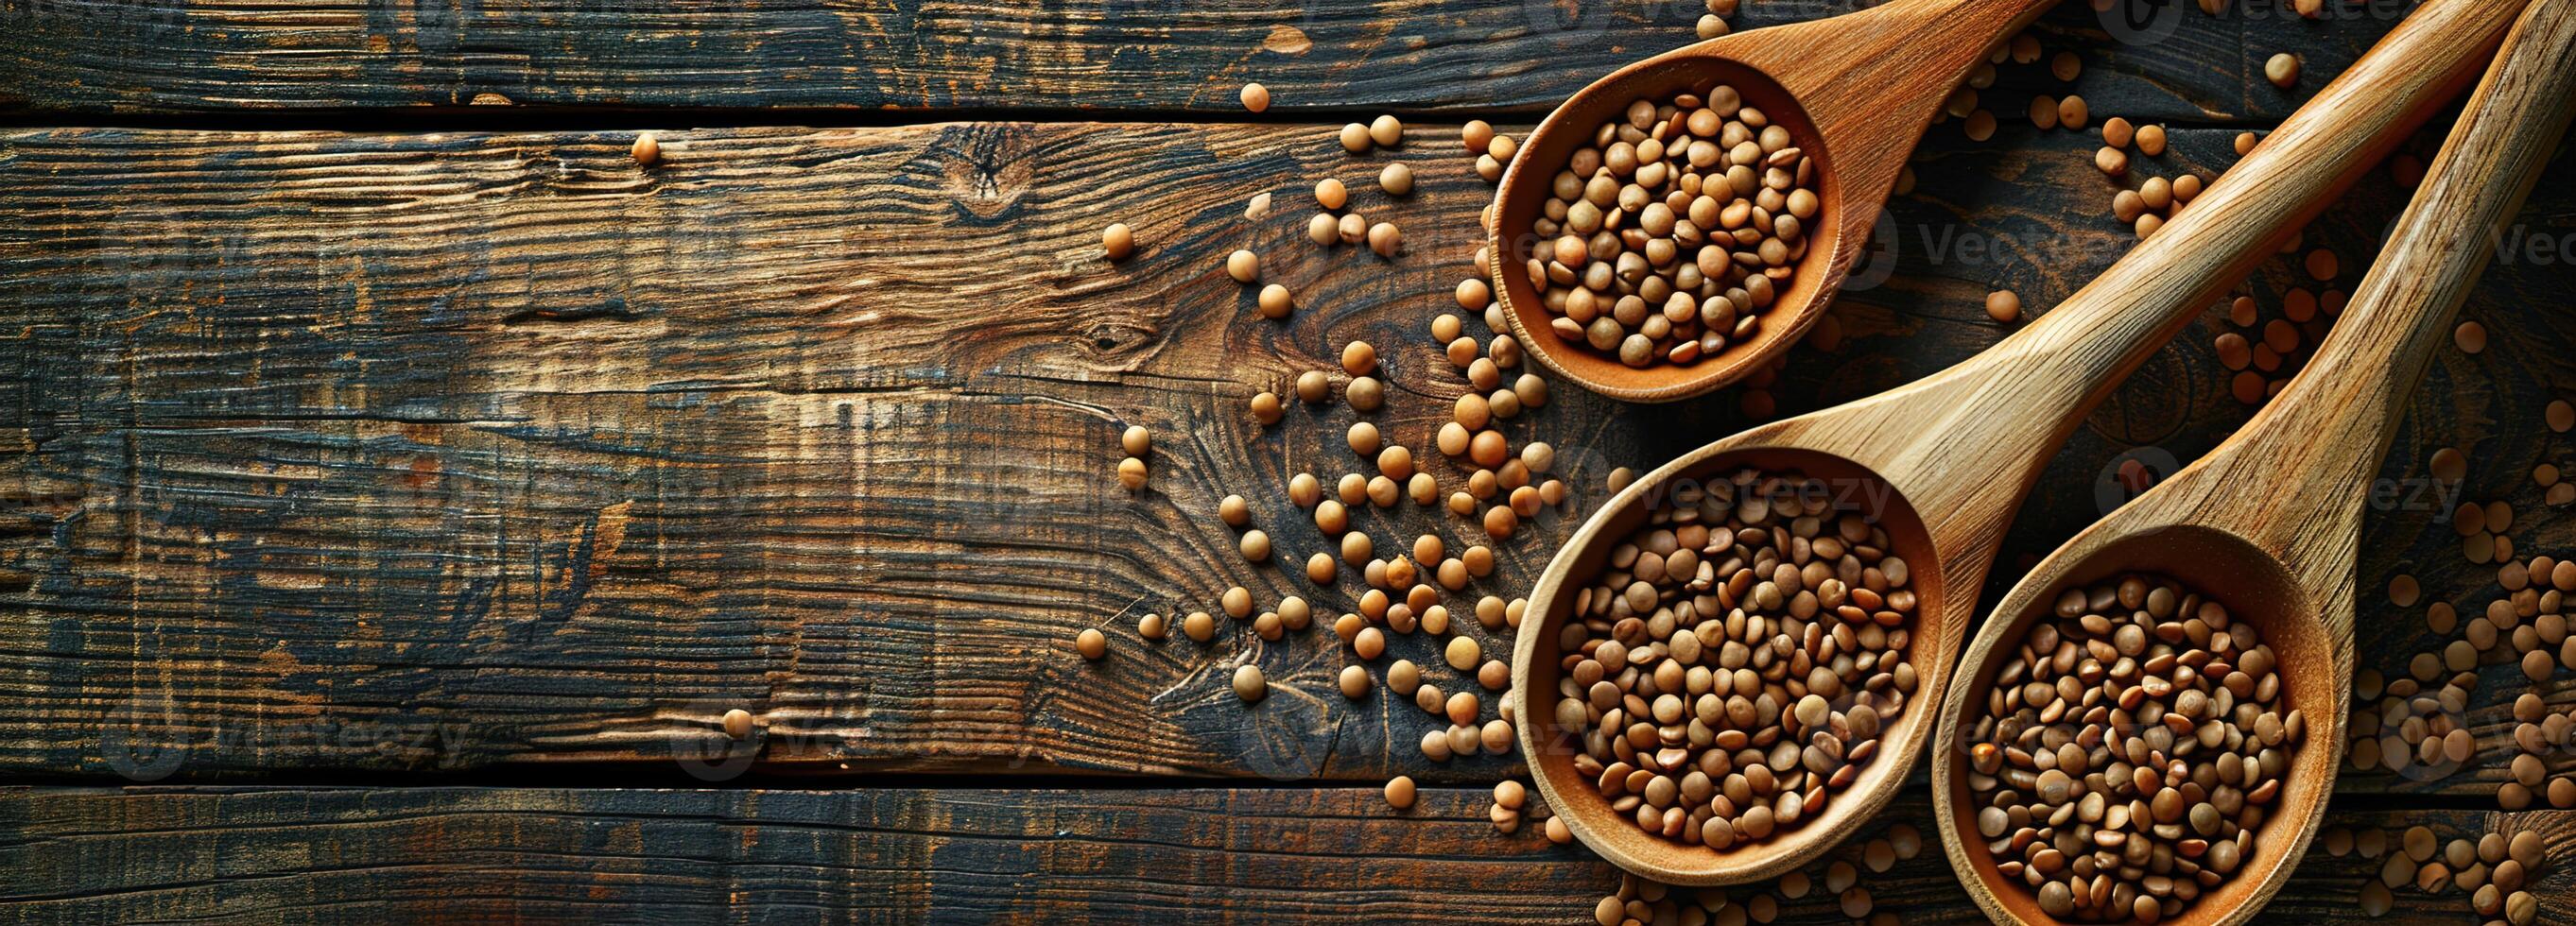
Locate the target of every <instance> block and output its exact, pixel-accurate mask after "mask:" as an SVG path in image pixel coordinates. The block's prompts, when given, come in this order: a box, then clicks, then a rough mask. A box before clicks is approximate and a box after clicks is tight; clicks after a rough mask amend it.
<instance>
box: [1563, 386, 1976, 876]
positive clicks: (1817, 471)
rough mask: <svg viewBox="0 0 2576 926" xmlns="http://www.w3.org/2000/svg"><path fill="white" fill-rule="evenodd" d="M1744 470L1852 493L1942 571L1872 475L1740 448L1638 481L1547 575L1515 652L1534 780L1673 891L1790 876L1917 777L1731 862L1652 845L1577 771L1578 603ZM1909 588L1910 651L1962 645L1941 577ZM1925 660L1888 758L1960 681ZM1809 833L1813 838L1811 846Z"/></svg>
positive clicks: (1838, 464)
mask: <svg viewBox="0 0 2576 926" xmlns="http://www.w3.org/2000/svg"><path fill="white" fill-rule="evenodd" d="M1748 436H1749V435H1748ZM1746 468H1751V469H1756V470H1761V471H1763V472H1765V473H1770V474H1778V473H1783V472H1787V471H1792V470H1794V471H1796V472H1798V473H1799V474H1801V475H1804V476H1808V477H1811V478H1814V479H1820V480H1823V481H1824V482H1825V483H1826V484H1827V485H1828V486H1831V487H1834V488H1835V489H1836V491H1837V492H1838V493H1840V492H1842V491H1843V490H1844V489H1850V490H1851V491H1850V492H1849V494H1848V496H1847V498H1849V499H1850V500H1851V502H1852V504H1853V505H1855V506H1857V507H1858V510H1860V512H1861V513H1862V514H1864V515H1867V516H1870V517H1873V518H1875V519H1876V521H1877V523H1878V524H1879V526H1880V527H1881V528H1883V529H1885V530H1886V531H1887V534H1888V539H1889V540H1890V541H1891V550H1890V552H1891V553H1892V554H1893V555H1895V556H1897V557H1899V558H1901V559H1904V560H1905V561H1906V562H1908V563H1931V562H1935V561H1936V559H1935V557H1934V549H1933V544H1932V537H1931V534H1930V533H1929V532H1927V531H1926V530H1925V528H1924V524H1923V519H1922V518H1921V517H1919V516H1917V515H1916V514H1915V512H1914V508H1913V507H1912V506H1911V505H1909V504H1907V503H1906V501H1905V499H1904V498H1903V497H1902V496H1899V495H1897V494H1895V493H1894V491H1893V490H1892V489H1891V488H1890V487H1888V486H1887V484H1886V483H1885V482H1884V481H1882V480H1880V479H1879V478H1878V477H1877V475H1876V474H1874V473H1872V472H1870V470H1869V469H1868V468H1867V467H1864V466H1861V465H1860V464H1858V463H1854V462H1852V461H1850V460H1847V459H1844V458H1842V457H1838V456H1834V455H1832V454H1828V453H1823V452H1820V451H1815V450H1808V449H1802V448H1797V447H1779V446H1761V445H1758V444H1749V445H1747V446H1742V447H1740V448H1729V447H1727V446H1723V445H1720V446H1711V447H1707V448H1703V449H1701V450H1700V451H1698V452H1696V453H1693V454H1690V455H1689V456H1685V457H1683V458H1681V459H1679V460H1675V461H1673V462H1672V463H1670V464H1667V465H1666V466H1664V467H1663V468H1662V469H1659V470H1656V471H1655V472H1654V473H1652V474H1649V475H1648V476H1646V477H1645V478H1643V479H1640V480H1638V481H1637V483H1636V484H1635V485H1632V486H1630V487H1629V488H1628V489H1626V490H1625V491H1622V492H1620V493H1619V495H1618V496H1617V497H1615V498H1613V499H1611V500H1610V501H1609V503H1607V504H1606V505H1604V506H1603V507H1602V509H1601V510H1600V511H1599V512H1598V513H1596V514H1594V515H1593V517H1592V519H1591V520H1589V521H1587V522H1585V524H1584V525H1583V528H1582V529H1581V530H1580V531H1579V532H1577V533H1576V534H1575V535H1574V538H1573V539H1572V540H1571V541H1569V542H1568V544H1567V545H1566V548H1565V553H1564V554H1562V555H1559V556H1558V557H1557V558H1556V559H1554V560H1553V561H1550V562H1549V563H1548V567H1547V571H1546V572H1544V573H1542V574H1541V575H1540V577H1539V582H1538V586H1537V588H1536V589H1535V590H1534V591H1532V592H1531V593H1530V599H1529V602H1530V604H1529V611H1528V612H1527V614H1525V615H1524V616H1523V619H1522V622H1521V628H1522V629H1521V632H1520V636H1519V638H1518V639H1517V641H1516V642H1515V645H1514V647H1513V650H1512V667H1513V668H1512V672H1513V679H1512V690H1513V691H1515V692H1518V693H1519V694H1518V695H1517V696H1518V697H1519V698H1521V703H1520V705H1519V707H1517V708H1515V710H1516V711H1517V714H1516V716H1519V717H1521V718H1523V720H1522V722H1521V723H1520V724H1519V727H1518V730H1517V733H1518V735H1519V737H1520V741H1521V749H1522V753H1523V754H1524V755H1525V756H1527V757H1528V761H1529V764H1530V768H1531V771H1532V776H1531V777H1532V780H1533V781H1535V782H1536V783H1537V785H1538V790H1539V795H1540V796H1541V797H1542V798H1544V799H1545V800H1546V801H1547V806H1548V807H1550V808H1552V809H1553V810H1554V811H1555V812H1556V814H1557V815H1558V816H1560V817H1563V818H1565V823H1566V826H1567V827H1568V828H1569V829H1572V830H1574V831H1575V832H1576V833H1578V834H1580V835H1581V836H1582V838H1583V842H1584V844H1585V845H1589V846H1591V847H1593V849H1594V851H1597V852H1599V853H1601V854H1602V855H1603V856H1604V857H1607V858H1609V859H1610V860H1611V861H1612V862H1613V863H1615V864H1617V865H1618V866H1619V867H1621V868H1624V869H1626V870H1628V871H1632V872H1635V873H1637V874H1640V875H1644V876H1646V877H1649V878H1653V879H1655V880H1658V881H1662V882H1665V883H1668V884H1713V883H1734V882H1740V881H1748V880H1757V879H1762V878H1772V877H1778V876H1779V875H1781V874H1784V873H1787V872H1788V871H1789V870H1791V869H1793V868H1796V867H1798V866H1799V865H1802V864H1804V863H1805V862H1806V861H1807V860H1808V859H1810V858H1812V857H1813V854H1814V853H1813V851H1812V846H1811V845H1810V844H1811V843H1813V842H1815V840H1814V839H1813V838H1812V834H1813V833H1819V832H1822V833H1841V832H1847V831H1849V830H1851V829H1853V828H1856V827H1858V826H1859V825H1860V824H1862V823H1864V822H1866V821H1867V820H1868V819H1869V818H1870V817H1872V816H1874V815H1876V814H1877V813H1878V811H1879V809H1880V808H1882V807H1884V806H1885V805H1886V803H1887V801H1888V799H1889V798H1891V797H1893V796H1894V795H1895V793H1896V790H1897V788H1896V786H1897V785H1899V784H1901V783H1902V779H1903V778H1904V776H1905V774H1906V771H1907V770H1908V769H1909V768H1910V767H1911V765H1910V763H1907V762H1901V761H1888V760H1886V759H1883V758H1882V759H1878V760H1875V761H1872V762H1870V763H1868V764H1866V765H1864V766H1862V767H1861V772H1860V775H1859V777H1858V778H1856V779H1854V780H1853V781H1852V783H1851V785H1850V786H1849V787H1847V788H1844V789H1841V790H1838V791H1835V792H1832V793H1831V794H1830V795H1829V796H1828V801H1829V802H1828V803H1827V804H1826V805H1825V809H1824V811H1823V812H1822V813H1821V814H1820V815H1818V816H1815V817H1810V818H1807V819H1804V820H1801V821H1799V823H1798V825H1797V828H1795V829H1788V830H1784V831H1783V832H1780V833H1775V834H1773V835H1772V836H1771V837H1770V838H1768V839H1763V840H1760V841H1754V842H1739V843H1737V844H1736V845H1735V846H1732V847H1729V848H1727V849H1725V850H1718V849H1711V848H1709V847H1707V846H1704V845H1696V844H1683V843H1679V842H1674V841H1672V840H1668V839H1665V838H1663V837H1662V836H1660V835H1649V834H1647V833H1646V832H1645V831H1643V830H1640V829H1638V828H1637V824H1636V821H1635V820H1634V819H1632V818H1630V817H1628V816H1625V815H1622V814H1620V813H1618V812H1617V811H1614V810H1611V809H1610V804H1609V802H1607V801H1605V800H1603V799H1602V798H1601V795H1600V792H1599V791H1598V790H1597V789H1596V788H1595V786H1594V784H1593V783H1592V782H1589V781H1586V780H1584V776H1582V775H1581V774H1579V773H1577V772H1576V771H1575V769H1574V757H1575V756H1576V755H1578V754H1579V753H1580V752H1581V751H1582V745H1581V742H1580V741H1579V740H1578V739H1577V738H1575V737H1574V736H1572V735H1570V734H1567V733H1564V732H1563V731H1562V730H1561V729H1560V728H1558V727H1557V725H1556V723H1555V722H1554V718H1555V716H1556V704H1557V701H1558V699H1559V698H1561V697H1562V696H1563V693H1562V692H1561V691H1560V690H1559V688H1558V684H1559V679H1560V678H1562V676H1563V674H1564V669H1565V664H1564V656H1565V651H1564V649H1563V647H1562V646H1561V645H1560V640H1559V636H1558V635H1559V634H1560V633H1561V632H1562V631H1563V629H1564V627H1565V624H1566V621H1567V619H1568V618H1569V616H1570V614H1571V612H1572V611H1573V607H1574V600H1575V594H1576V592H1578V591H1580V590H1581V589H1582V587H1583V586H1584V585H1585V584H1587V583H1588V582H1589V581H1590V580H1591V579H1592V577H1594V576H1597V575H1599V574H1600V573H1601V569H1602V566H1603V565H1604V563H1605V562H1606V561H1607V560H1608V559H1609V556H1610V551H1611V550H1612V549H1613V548H1615V547H1617V546H1618V545H1619V544H1620V543H1621V542H1622V541H1624V540H1626V539H1627V537H1628V536H1629V535H1630V534H1632V533H1634V532H1635V531H1636V530H1637V529H1638V528H1639V527H1641V526H1643V525H1644V524H1645V523H1646V520H1647V518H1648V517H1650V516H1651V515H1652V514H1653V512H1654V511H1655V509H1656V507H1657V506H1658V505H1662V504H1666V503H1668V502H1669V500H1670V499H1672V498H1673V497H1674V493H1675V491H1676V490H1680V489H1683V488H1684V487H1686V486H1689V485H1693V484H1703V483H1706V482H1708V481H1711V480H1723V479H1725V478H1726V477H1727V476H1728V474H1730V473H1733V472H1735V471H1737V470H1741V469H1746ZM1906 587H1908V588H1911V589H1913V590H1914V593H1915V597H1916V599H1917V602H1918V603H1917V606H1916V609H1915V610H1916V613H1917V615H1918V617H1917V618H1916V620H1915V621H1914V622H1913V623H1912V624H1910V625H1909V627H1908V630H1909V632H1910V633H1911V634H1912V639H1915V640H1936V639H1947V638H1952V637H1956V636H1958V635H1959V633H1960V628H1953V627H1949V626H1946V625H1944V623H1943V622H1944V621H1949V620H1957V619H1960V618H1962V617H1964V616H1965V614H1966V612H1965V611H1962V610H1954V609H1945V608H1943V607H1941V602H1942V586H1941V576H1940V575H1939V574H1938V571H1937V570H1930V569H1925V570H1920V571H1917V572H1916V573H1915V574H1914V577H1913V578H1912V579H1910V580H1909V582H1908V585H1907V586H1906ZM1917 649H1920V650H1923V651H1924V652H1923V654H1922V655H1919V656H1917V655H1914V654H1912V653H1909V654H1908V655H1909V659H1910V661H1911V662H1912V663H1913V665H1914V666H1915V671H1916V673H1917V678H1919V679H1920V682H1919V687H1918V688H1917V689H1916V691H1915V692H1913V693H1912V694H1909V695H1908V696H1907V700H1906V702H1905V707H1904V710H1902V711H1900V712H1898V713H1897V714H1896V715H1895V716H1893V717H1890V718H1888V719H1887V720H1885V721H1884V722H1882V723H1881V725H1880V727H1879V734H1878V738H1879V750H1880V753H1881V755H1882V756H1885V755H1907V756H1910V755H1913V754H1915V753H1917V752H1919V751H1921V750H1922V747H1923V742H1924V738H1925V737H1926V736H1927V735H1929V734H1930V732H1931V730H1932V726H1933V721H1932V719H1931V718H1932V707H1933V706H1934V705H1937V704H1939V703H1940V694H1941V686H1942V684H1943V682H1944V680H1946V679H1947V678H1948V677H1949V675H1950V669H1951V665H1950V658H1951V654H1950V653H1949V652H1948V651H1946V650H1944V649H1942V648H1940V647H1928V648H1924V647H1918V648H1917ZM1801 833H1807V834H1810V835H1809V836H1807V837H1802V836H1800V834H1801Z"/></svg>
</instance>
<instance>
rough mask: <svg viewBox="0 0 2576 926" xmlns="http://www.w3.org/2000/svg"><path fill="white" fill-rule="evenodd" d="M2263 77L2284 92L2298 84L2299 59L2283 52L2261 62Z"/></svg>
mask: <svg viewBox="0 0 2576 926" xmlns="http://www.w3.org/2000/svg"><path fill="white" fill-rule="evenodd" d="M2263 77H2264V78H2265V79H2267V80H2270V81H2271V82H2272V86H2275V87H2280V88H2282V89H2284V90H2286V89H2289V88H2290V87H2292V86H2295V85H2297V84H2298V82H2299V57H2298V56H2297V55H2293V54H2289V53H2287V52H2283V53H2281V54H2277V55H2273V56H2272V57H2271V59H2270V60H2268V61H2265V62H2263Z"/></svg>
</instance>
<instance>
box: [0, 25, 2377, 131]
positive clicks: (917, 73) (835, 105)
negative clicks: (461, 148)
mask: <svg viewBox="0 0 2576 926" xmlns="http://www.w3.org/2000/svg"><path fill="white" fill-rule="evenodd" d="M1861 5H1863V3H1862V2H1861V0H1756V2H1749V3H1745V4H1744V5H1743V11H1742V12H1741V13H1740V14H1739V16H1738V17H1737V19H1736V25H1737V27H1738V28H1753V27H1758V26H1761V25H1765V24H1773V23H1779V22H1790V21H1798V20H1804V19H1810V18H1814V17H1818V16H1823V15H1830V14H1832V13H1837V12H1843V11H1848V10H1851V9H1854V8H1856V7H1859V6H1861ZM2275 7H2280V8H2279V9H2275ZM2399 7H2400V5H2398V4H2386V3H2375V4H2362V5H2350V6H2338V7H2337V9H2336V11H2334V13H2335V16H2336V17H2337V18H2336V19H2334V20H2333V21H2330V22H2322V23H2320V22H2309V21H2304V20H2299V19H2297V18H2296V17H2295V15H2293V14H2291V13H2290V12H2289V10H2288V9H2287V7H2286V6H2282V5H2280V4H2272V3H2253V4H2245V5H2240V9H2238V10H2237V11H2235V12H2231V13H2230V14H2228V15H2227V16H2224V17H2219V18H2212V17H2209V16H2204V15H2201V14H2199V13H2197V12H2192V13H2190V14H2189V15H2187V16H2182V17H2179V18H2178V21H2177V22H2176V23H2175V25H2174V28H2173V30H2172V31H2171V32H2170V33H2165V32H2162V31H2161V30H2159V29H2156V28H2146V29H2130V28H2127V27H2125V26H2118V25H2115V24H2116V23H2118V22H2119V20H2117V19H2116V18H2114V17H2112V16H2111V15H2110V14H2102V13H2096V12H2095V11H2094V10H2093V9H2092V7H2091V6H2090V5H2089V4H2085V3H2069V4H2065V5H2064V8H2063V9H2059V10H2056V11H2054V12H2053V13H2052V14H2051V15H2049V16H2048V17H2047V18H2046V19H2044V20H2043V21H2042V22H2041V24H2040V25H2039V26H2038V27H2037V30H2038V33H2039V34H2040V35H2041V36H2042V37H2043V38H2044V39H2046V40H2047V43H2048V44H2049V45H2050V46H2051V48H2052V49H2058V48H2063V49H2071V50H2075V51H2077V52H2078V53H2079V54H2081V55H2083V56H2084V57H2085V58H2086V59H2087V63H2088V65H2089V66H2090V67H2089V68H2088V70H2087V72H2086V74H2085V76H2084V77H2083V78H2082V79H2081V80H2080V81H2079V82H2078V83H2077V84H2076V87H2077V89H2078V90H2079V91H2080V92H2081V93H2083V94H2084V95H2085V96H2087V97H2088V98H2090V99H2092V100H2093V101H2094V109H2095V111H2096V112H2100V113H2103V114H2104V115H2105V116H2108V115H2114V114H2127V115H2130V116H2133V117H2138V116H2147V117H2154V118H2160V119H2179V120H2256V121H2271V120H2277V119H2279V118H2280V117H2281V116H2282V115H2284V114H2286V113H2287V112H2288V111H2289V108H2290V107H2291V106H2293V105H2295V103H2296V101H2297V100H2298V99H2303V98H2304V94H2301V93H2280V92H2277V91H2274V90H2273V88H2271V87H2270V86H2269V85H2268V84H2264V83H2263V82H2262V80H2261V79H2260V71H2261V67H2260V66H2261V63H2262V61H2263V59H2264V58H2266V57H2269V56H2270V55H2271V54H2272V53H2274V52H2277V51H2291V52H2296V53H2299V54H2301V55H2303V56H2304V57H2305V58H2306V59H2307V61H2308V73H2309V74H2311V75H2314V77H2313V78H2311V79H2312V81H2313V83H2312V84H2311V85H2310V88H2311V89H2313V87H2315V86H2322V85H2323V82H2324V78H2326V77H2328V76H2330V75H2332V74H2334V73H2336V72H2337V71H2340V70H2341V69H2342V68H2343V67H2344V66H2345V65H2347V64H2349V63H2350V62H2351V61H2352V59H2353V58H2355V57H2357V56H2358V55H2359V53H2360V51H2361V50H2362V49H2364V48H2367V47H2368V46H2369V44H2370V43H2371V42H2372V41H2374V40H2376V39H2377V38H2378V37H2379V35H2381V34H2383V33H2385V32H2386V31H2387V29H2388V27H2389V25H2390V23H2391V22H2392V21H2393V20H2392V19H2391V17H2393V16H2395V15H2396V14H2397V13H2399V12H2402V10H2401V9H2399ZM1702 12H1703V9H1702V5H1701V4H1699V3H1696V2H1687V0H1648V2H1643V3H1602V2H1584V3H1557V2H1538V0H1531V2H1496V0H1399V2H1394V3H1326V2H1317V3H1288V2H1279V0H1265V2H1257V3H1210V2H1203V0H1109V2H1096V0H1087V2H1080V3H1070V4H1033V5H1010V4H1003V5H995V4H987V3H971V2H969V3H959V2H936V0H934V2H921V0H861V2H848V0H763V2H756V3H703V2H699V3H670V4H664V3H588V2H584V3H563V2H556V0H500V2H487V3H471V4H465V3H454V2H434V3H423V4H404V5H372V6H363V7H357V6H352V7H333V8H325V7H319V6H304V7H292V6H290V7H280V6H278V5H276V4H270V3H259V2H250V0H222V2H213V3H207V2H194V0H191V2H185V3H182V2H179V0H146V2H138V3H114V4H101V3H87V2H75V0H0V24H5V25H6V26H7V28H6V29H5V30H0V113H5V112H11V111H15V112H19V113H26V114H31V115H37V116H39V117H43V118H68V117H70V116H71V115H73V114H97V113H103V112H114V113H159V114H191V113H194V114H203V113H224V112H238V111H242V110H366V109H380V108H413V107H468V106H474V105H477V104H499V103H506V104H510V105H512V106H515V107H518V108H519V109H522V110H535V111H540V112H542V111H550V110H564V109H595V110H602V111H617V110H628V109H677V110H709V109H742V108H769V109H868V110H874V109H887V108H893V109H908V110H956V109H987V110H989V109H1007V108H1022V107H1034V108H1042V109H1051V110H1147V111H1175V110H1187V111H1194V112H1205V113H1216V114H1229V115H1230V114H1234V113H1239V112H1241V107H1240V106H1239V105H1238V104H1237V102H1236V100H1235V92H1236V90H1237V88H1239V87H1240V86H1241V85H1242V84H1243V83H1244V82H1246V81H1259V82H1261V83H1263V84H1264V85H1266V86H1268V87H1269V88H1270V89H1271V90H1272V91H1273V92H1274V94H1275V97H1274V99H1275V100H1276V104H1275V105H1277V106H1278V107H1280V109H1281V110H1283V111H1286V112H1298V111H1306V112H1316V111H1322V110H1331V109H1338V108H1354V107H1368V108H1395V109H1402V110H1408V111H1427V110H1443V111H1451V112H1462V113H1463V112H1475V113H1479V114H1496V113H1503V114H1517V115H1519V116H1522V117H1524V118H1529V117H1535V116H1536V115H1537V114H1539V113H1543V112H1545V111H1546V110H1548V109H1550V108H1552V107H1554V106H1555V104H1556V103H1557V102H1559V101H1562V100H1563V99H1564V98H1565V97H1566V96H1567V95H1568V94H1570V93H1572V92H1573V91H1574V90H1575V89H1577V88H1579V87H1581V86H1583V85H1584V84H1585V83H1586V82H1588V81H1590V80H1592V79H1593V78H1594V77H1597V76H1599V75H1601V74H1605V73H1608V72H1609V71H1611V70H1613V69H1615V68H1617V67H1618V66H1620V65H1622V64H1625V63H1627V62H1629V61H1633V60H1636V59H1638V58H1642V57H1645V56H1647V55H1650V54H1653V53H1656V52H1660V51H1663V50H1665V49H1668V48H1672V47H1674V46H1677V45H1681V44H1686V43H1688V42H1691V41H1694V40H1695V39H1696V36H1695V33H1694V25H1695V23H1696V21H1697V19H1698V17H1699V15H1700V14H1701V13H1702ZM2045 68H2046V65H2045V64H2044V63H2042V64H2036V65H2024V66H2010V67H2006V68H2004V69H2003V74H2002V77H2001V80H2000V81H1999V83H1998V85H1997V88H1996V89H1994V90H1992V91H1989V93H1990V95H1991V97H1990V98H1991V99H1993V100H1995V103H1994V106H1995V108H1996V109H1997V113H1998V115H2004V116H2011V115H2014V114H2017V113H2019V112H2021V111H2022V107H2023V106H2024V105H2026V103H2027V101H2028V98H2029V94H2031V93H2040V92H2045V93H2049V94H2052V95H2063V94H2064V93H2065V92H2066V91H2065V89H2064V88H2063V86H2062V85H2060V84H2059V83H2058V82H2057V81H2056V80H2054V79H2053V78H2050V77H2048V76H2047V75H2046V70H2045ZM476 112H477V113H478V114H480V115H481V116H482V117H485V118H500V116H499V115H498V114H499V113H501V112H506V110H498V109H480V110H476ZM406 115H407V116H412V117H416V116H417V115H419V114H418V113H417V112H408V113H406ZM639 118H649V117H639Z"/></svg>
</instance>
